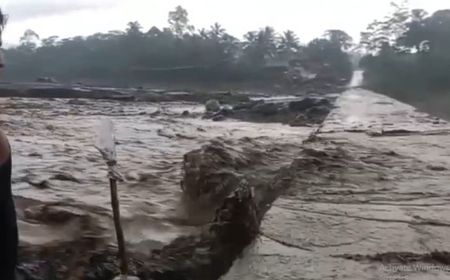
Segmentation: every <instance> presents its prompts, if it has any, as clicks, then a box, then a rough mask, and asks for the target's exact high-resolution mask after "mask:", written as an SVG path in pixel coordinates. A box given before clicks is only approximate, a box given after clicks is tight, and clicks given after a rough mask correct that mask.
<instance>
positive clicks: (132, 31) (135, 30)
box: [126, 21, 142, 35]
mask: <svg viewBox="0 0 450 280" xmlns="http://www.w3.org/2000/svg"><path fill="white" fill-rule="evenodd" d="M127 26H128V27H127V30H126V31H127V34H129V35H140V34H142V32H141V30H142V25H141V24H140V23H139V22H137V21H132V22H129V23H128V24H127Z"/></svg>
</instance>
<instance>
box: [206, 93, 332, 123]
mask: <svg viewBox="0 0 450 280" xmlns="http://www.w3.org/2000/svg"><path fill="white" fill-rule="evenodd" d="M333 102H334V100H333V98H328V97H324V98H317V97H314V98H313V97H305V98H303V99H301V100H297V101H263V100H259V101H250V102H245V103H240V104H237V105H235V106H233V107H232V108H231V107H227V108H224V107H223V108H221V109H220V110H218V111H216V112H214V113H211V112H207V113H206V115H205V118H210V119H212V120H214V121H220V120H224V119H226V118H233V119H239V120H244V121H254V122H281V123H285V124H290V125H291V126H310V125H315V124H321V123H322V122H323V121H324V119H325V118H326V117H327V116H328V114H329V113H330V111H331V109H332V108H333V104H332V103H333ZM216 109H217V108H216Z"/></svg>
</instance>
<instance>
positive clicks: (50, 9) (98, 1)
mask: <svg viewBox="0 0 450 280" xmlns="http://www.w3.org/2000/svg"><path fill="white" fill-rule="evenodd" d="M118 1H119V0H90V1H89V0H12V1H10V2H9V3H8V2H7V3H6V4H5V5H3V7H2V8H3V10H4V12H5V13H6V14H8V15H9V19H10V21H22V20H27V19H31V18H37V17H45V16H53V15H60V14H66V13H71V12H76V11H80V10H90V9H98V8H107V7H110V6H113V5H116V4H117V3H118Z"/></svg>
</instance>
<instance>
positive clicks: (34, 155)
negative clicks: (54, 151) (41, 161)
mask: <svg viewBox="0 0 450 280" xmlns="http://www.w3.org/2000/svg"><path fill="white" fill-rule="evenodd" d="M28 156H29V157H38V158H42V154H40V153H38V152H33V153H30V154H28Z"/></svg>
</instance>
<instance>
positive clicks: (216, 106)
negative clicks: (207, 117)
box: [205, 99, 220, 113]
mask: <svg viewBox="0 0 450 280" xmlns="http://www.w3.org/2000/svg"><path fill="white" fill-rule="evenodd" d="M205 110H206V112H208V113H211V112H212V113H215V112H218V111H220V103H219V101H217V100H215V99H211V100H208V101H206V103H205Z"/></svg>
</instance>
